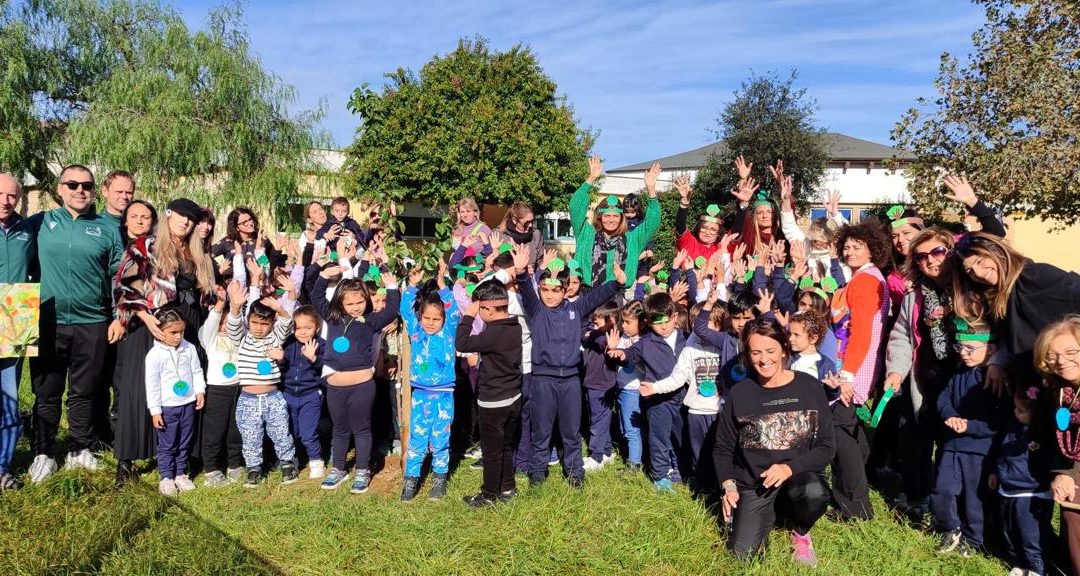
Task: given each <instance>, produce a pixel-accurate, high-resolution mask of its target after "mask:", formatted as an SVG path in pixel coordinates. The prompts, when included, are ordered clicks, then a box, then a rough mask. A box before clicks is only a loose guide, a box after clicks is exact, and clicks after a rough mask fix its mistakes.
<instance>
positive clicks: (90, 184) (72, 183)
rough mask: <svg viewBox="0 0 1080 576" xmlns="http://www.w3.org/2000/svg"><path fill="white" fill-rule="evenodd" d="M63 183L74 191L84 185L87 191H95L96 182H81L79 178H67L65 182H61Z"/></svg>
mask: <svg viewBox="0 0 1080 576" xmlns="http://www.w3.org/2000/svg"><path fill="white" fill-rule="evenodd" d="M61 184H63V185H64V186H67V189H68V190H71V191H72V192H74V191H76V190H78V189H79V187H80V186H81V187H82V189H83V190H86V191H87V192H93V191H94V183H93V182H79V181H77V180H67V181H65V182H61Z"/></svg>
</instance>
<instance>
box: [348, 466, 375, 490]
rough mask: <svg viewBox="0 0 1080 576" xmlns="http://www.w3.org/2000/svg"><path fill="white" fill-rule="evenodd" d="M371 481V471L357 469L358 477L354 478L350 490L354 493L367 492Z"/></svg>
mask: <svg viewBox="0 0 1080 576" xmlns="http://www.w3.org/2000/svg"><path fill="white" fill-rule="evenodd" d="M370 483H371V472H369V471H367V470H357V471H356V478H355V479H354V480H353V483H352V488H349V492H352V493H353V494H363V493H364V492H367V489H368V484H370Z"/></svg>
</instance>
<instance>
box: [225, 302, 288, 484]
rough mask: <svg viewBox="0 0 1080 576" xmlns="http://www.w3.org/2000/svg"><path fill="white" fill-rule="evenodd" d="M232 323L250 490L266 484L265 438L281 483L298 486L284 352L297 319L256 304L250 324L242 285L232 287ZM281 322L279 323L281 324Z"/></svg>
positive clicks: (238, 404) (270, 305)
mask: <svg viewBox="0 0 1080 576" xmlns="http://www.w3.org/2000/svg"><path fill="white" fill-rule="evenodd" d="M228 292H229V317H228V319H227V320H226V329H227V331H228V335H229V339H230V340H232V343H233V345H234V346H236V374H237V377H238V379H239V385H240V390H241V392H240V397H239V398H238V399H237V400H236V426H237V428H238V429H239V430H240V438H241V441H242V443H243V453H244V465H245V466H247V480H246V481H245V482H244V487H245V488H255V487H257V486H258V485H259V484H261V483H262V481H263V478H264V476H263V470H262V465H263V433H264V432H265V434H266V435H267V436H269V437H270V440H271V441H272V442H273V443H274V451H275V452H276V453H277V457H278V462H279V463H280V467H281V482H282V483H283V484H290V483H292V482H296V480H297V478H298V473H297V470H296V462H295V460H294V457H295V455H296V450H295V448H294V447H293V441H292V436H291V435H290V434H289V409H288V405H287V404H286V402H285V396H283V395H282V393H281V390H280V389H279V386H280V385H281V366H280V365H279V363H278V361H279V360H280V359H281V357H280V350H277V352H278V354H275V356H277V357H276V358H272V357H271V354H272V350H274V349H276V348H280V347H281V344H282V343H283V342H284V341H285V338H287V337H288V335H289V332H290V330H291V329H292V316H290V315H289V313H287V312H285V310H284V309H282V308H281V305H280V304H278V302H277V300H276V299H274V298H272V297H266V298H263V299H261V300H257V301H255V302H254V303H252V304H251V306H250V307H249V309H248V312H247V318H246V321H245V318H244V317H243V315H242V314H241V312H242V310H243V305H244V296H245V294H244V289H243V288H242V287H241V286H240V284H239V283H237V282H232V283H230V284H229V289H228ZM275 318H276V320H275Z"/></svg>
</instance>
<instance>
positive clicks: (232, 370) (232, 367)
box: [221, 362, 236, 378]
mask: <svg viewBox="0 0 1080 576" xmlns="http://www.w3.org/2000/svg"><path fill="white" fill-rule="evenodd" d="M221 373H222V374H224V375H225V377H226V378H232V377H233V376H236V364H233V363H232V362H226V363H225V364H224V365H223V366H222V367H221Z"/></svg>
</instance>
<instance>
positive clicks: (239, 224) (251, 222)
mask: <svg viewBox="0 0 1080 576" xmlns="http://www.w3.org/2000/svg"><path fill="white" fill-rule="evenodd" d="M248 224H251V225H252V226H254V225H255V221H254V220H252V219H251V218H248V219H247V220H237V221H236V225H237V226H247V225H248Z"/></svg>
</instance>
